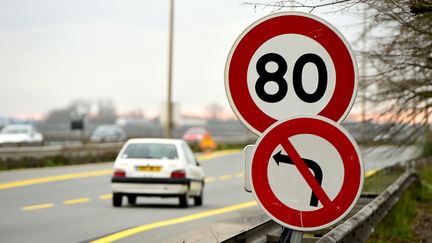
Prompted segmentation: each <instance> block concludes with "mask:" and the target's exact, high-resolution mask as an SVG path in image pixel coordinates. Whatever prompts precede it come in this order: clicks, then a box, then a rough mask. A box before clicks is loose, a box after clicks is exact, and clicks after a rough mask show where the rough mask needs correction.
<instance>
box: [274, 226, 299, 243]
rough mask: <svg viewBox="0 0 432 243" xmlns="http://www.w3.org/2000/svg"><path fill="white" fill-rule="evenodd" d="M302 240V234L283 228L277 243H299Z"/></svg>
mask: <svg viewBox="0 0 432 243" xmlns="http://www.w3.org/2000/svg"><path fill="white" fill-rule="evenodd" d="M302 239H303V232H301V231H297V230H292V229H290V228H287V227H283V231H282V234H281V236H280V238H279V240H278V243H301V242H302Z"/></svg>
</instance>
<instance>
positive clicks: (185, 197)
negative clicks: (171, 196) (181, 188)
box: [179, 193, 189, 208]
mask: <svg viewBox="0 0 432 243" xmlns="http://www.w3.org/2000/svg"><path fill="white" fill-rule="evenodd" d="M179 204H180V207H181V208H187V207H188V206H189V205H188V195H187V193H186V194H184V195H181V196H180V197H179Z"/></svg>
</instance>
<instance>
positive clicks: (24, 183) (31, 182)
mask: <svg viewBox="0 0 432 243" xmlns="http://www.w3.org/2000/svg"><path fill="white" fill-rule="evenodd" d="M111 173H112V169H107V170H96V171H90V172H81V173H73V174H64V175H58V176H49V177H40V178H34V179H28V180H22V181H13V182H7V183H1V184H0V190H4V189H9V188H15V187H22V186H30V185H34V184H42V183H48V182H55V181H65V180H72V179H77V178H85V177H94V176H103V175H109V174H111Z"/></svg>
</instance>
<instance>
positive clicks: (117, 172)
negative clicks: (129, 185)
mask: <svg viewBox="0 0 432 243" xmlns="http://www.w3.org/2000/svg"><path fill="white" fill-rule="evenodd" d="M114 176H115V177H125V176H126V172H125V171H124V170H118V169H117V170H115V171H114Z"/></svg>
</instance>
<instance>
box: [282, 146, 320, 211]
mask: <svg viewBox="0 0 432 243" xmlns="http://www.w3.org/2000/svg"><path fill="white" fill-rule="evenodd" d="M273 159H274V160H275V161H276V164H277V165H278V166H279V164H280V163H285V164H290V165H294V162H293V161H292V160H291V158H290V157H289V156H288V155H285V154H282V150H281V151H279V152H277V153H276V154H275V155H273ZM302 160H303V161H304V162H305V164H306V166H307V167H308V168H309V169H310V170H312V172H313V173H314V177H315V179H316V180H317V181H318V184H319V185H320V186H321V183H322V178H323V174H322V170H321V167H320V166H319V165H318V163H316V162H315V161H313V160H310V159H305V158H302ZM309 205H310V206H313V207H318V197H317V196H316V195H315V193H314V192H313V191H312V195H311V199H310V203H309Z"/></svg>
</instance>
